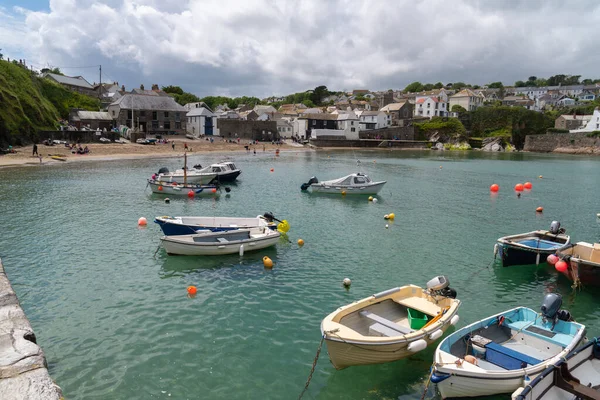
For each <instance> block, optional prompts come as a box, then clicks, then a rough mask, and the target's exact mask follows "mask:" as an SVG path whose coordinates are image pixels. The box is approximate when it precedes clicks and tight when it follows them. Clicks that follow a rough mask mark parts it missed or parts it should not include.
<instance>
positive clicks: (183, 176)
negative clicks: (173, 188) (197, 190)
mask: <svg viewBox="0 0 600 400" xmlns="http://www.w3.org/2000/svg"><path fill="white" fill-rule="evenodd" d="M216 177H217V173H216V172H199V171H196V170H193V169H189V170H183V169H178V170H175V172H169V169H168V168H166V167H163V168H161V169H160V170H159V171H158V174H155V175H153V179H154V180H157V181H161V182H177V183H182V182H184V180H185V183H195V184H200V185H208V184H209V183H211V182H212V181H213V179H215V178H216Z"/></svg>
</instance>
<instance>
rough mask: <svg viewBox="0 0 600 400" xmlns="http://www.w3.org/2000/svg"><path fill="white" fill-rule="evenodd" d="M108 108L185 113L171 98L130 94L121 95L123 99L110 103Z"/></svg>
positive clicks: (183, 108) (182, 107)
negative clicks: (117, 107)
mask: <svg viewBox="0 0 600 400" xmlns="http://www.w3.org/2000/svg"><path fill="white" fill-rule="evenodd" d="M110 106H119V107H120V108H123V109H126V110H160V111H184V112H185V111H187V110H186V109H185V107H184V106H182V105H179V104H177V102H176V101H175V99H173V98H172V97H171V96H148V95H145V94H132V93H127V94H125V95H123V97H121V98H120V99H118V100H117V101H115V102H113V103H111V104H110ZM110 106H109V107H110Z"/></svg>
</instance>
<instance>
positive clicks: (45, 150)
mask: <svg viewBox="0 0 600 400" xmlns="http://www.w3.org/2000/svg"><path fill="white" fill-rule="evenodd" d="M172 141H174V142H175V149H173V147H172V144H171V142H172ZM185 143H187V145H188V154H201V153H230V152H242V153H243V152H246V151H247V150H246V149H245V147H244V146H245V145H246V143H247V142H246V143H244V142H240V143H239V144H238V143H227V142H224V141H215V142H213V143H210V142H209V141H207V140H189V139H183V138H181V139H169V143H168V144H155V145H143V144H137V143H124V144H120V143H86V144H82V146H83V147H85V146H87V147H88V149H89V151H90V152H89V153H88V154H76V153H75V154H74V153H72V151H71V149H70V148H68V147H65V145H54V146H46V145H43V144H38V154H39V155H40V156H41V159H40V157H38V156H34V155H32V154H33V145H30V146H23V147H15V148H14V150H15V151H16V153H9V154H4V155H0V168H1V167H11V166H25V165H39V164H40V163H42V164H64V163H71V162H84V161H98V160H117V159H136V158H153V157H157V158H158V157H181V156H182V155H183V153H184V151H185V149H184V144H185ZM297 146H298V147H297ZM249 149H250V152H253V151H254V150H256V152H257V153H261V152H263V151H266V152H275V151H276V149H280V150H281V151H291V150H293V151H304V150H310V149H309V148H307V147H304V146H299V145H294V144H282V145H280V146H277V145H274V144H271V143H259V144H257V145H250V146H249ZM263 149H264V150H263ZM51 155H52V156H60V157H63V158H64V159H66V161H60V160H55V159H52V158H51V157H50V156H51Z"/></svg>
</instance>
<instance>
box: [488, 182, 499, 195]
mask: <svg viewBox="0 0 600 400" xmlns="http://www.w3.org/2000/svg"><path fill="white" fill-rule="evenodd" d="M498 190H500V186H498V184H496V183H494V184H493V185H492V186H490V192H494V193H496V192H498Z"/></svg>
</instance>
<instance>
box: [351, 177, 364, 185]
mask: <svg viewBox="0 0 600 400" xmlns="http://www.w3.org/2000/svg"><path fill="white" fill-rule="evenodd" d="M354 183H358V184H364V183H365V178H363V177H362V176H355V177H354Z"/></svg>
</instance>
